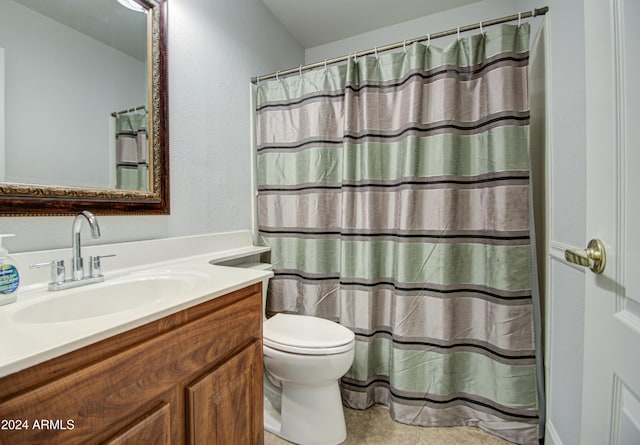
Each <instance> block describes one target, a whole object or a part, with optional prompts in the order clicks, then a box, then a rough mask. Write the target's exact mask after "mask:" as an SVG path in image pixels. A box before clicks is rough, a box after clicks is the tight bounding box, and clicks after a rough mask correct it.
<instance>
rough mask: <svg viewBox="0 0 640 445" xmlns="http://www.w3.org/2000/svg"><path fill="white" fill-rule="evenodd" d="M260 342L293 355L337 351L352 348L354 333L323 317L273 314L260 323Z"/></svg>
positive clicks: (334, 352)
mask: <svg viewBox="0 0 640 445" xmlns="http://www.w3.org/2000/svg"><path fill="white" fill-rule="evenodd" d="M262 337H263V343H264V345H265V346H268V347H270V348H273V349H278V350H280V351H285V352H292V353H296V354H308V355H325V354H339V353H341V352H345V351H348V350H349V349H351V348H353V344H354V339H355V335H354V333H353V332H352V331H350V330H349V329H347V328H345V327H344V326H341V325H339V324H338V323H334V322H333V321H329V320H325V319H324V318H317V317H309V316H306V315H293V314H276V315H274V316H273V317H271V318H270V319H268V320H266V321H265V322H264V325H263V334H262Z"/></svg>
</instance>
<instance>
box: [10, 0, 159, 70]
mask: <svg viewBox="0 0 640 445" xmlns="http://www.w3.org/2000/svg"><path fill="white" fill-rule="evenodd" d="M15 2H16V3H20V4H21V5H23V6H26V7H27V8H29V9H32V10H34V11H36V12H38V13H40V14H42V15H44V16H47V17H49V18H51V19H53V20H55V21H57V22H60V23H62V24H63V25H66V26H68V27H69V28H72V29H75V30H76V31H79V32H81V33H83V34H86V35H88V36H89V37H91V38H93V39H95V40H98V41H99V42H102V43H104V44H106V45H109V46H111V47H113V48H115V49H117V50H119V51H122V52H123V53H125V54H128V55H129V56H131V57H133V58H135V59H138V60H140V61H142V62H144V61H145V59H146V51H147V17H146V14H144V13H141V12H135V11H131V10H129V9H127V8H125V7H123V6H121V5H120V4H119V3H118V2H117V1H116V0H91V1H87V0H57V1H52V0H15Z"/></svg>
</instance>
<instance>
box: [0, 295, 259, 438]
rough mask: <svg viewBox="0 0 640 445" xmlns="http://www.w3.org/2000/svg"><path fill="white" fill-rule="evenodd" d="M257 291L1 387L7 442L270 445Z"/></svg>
mask: <svg viewBox="0 0 640 445" xmlns="http://www.w3.org/2000/svg"><path fill="white" fill-rule="evenodd" d="M260 289H261V287H260V284H259V283H258V284H254V285H252V286H249V287H246V288H244V289H241V290H238V291H235V292H232V293H230V294H227V295H224V296H221V297H218V298H216V299H214V300H211V301H208V302H205V303H202V304H200V305H197V306H195V307H192V308H189V309H186V310H183V311H180V312H178V313H176V314H173V315H170V316H168V317H164V318H162V319H160V320H158V321H155V322H152V323H148V324H146V325H144V326H141V327H139V328H136V329H133V330H131V331H128V332H124V333H122V334H119V335H116V336H115V337H112V338H109V339H106V340H103V341H101V342H98V343H96V344H94V345H90V346H86V347H84V348H82V349H80V350H77V351H74V352H71V353H68V354H65V355H64V356H62V357H59V358H56V359H53V360H50V361H47V362H45V363H42V364H40V365H37V366H34V367H31V368H28V369H26V370H23V371H21V372H18V373H15V374H11V375H9V376H7V377H5V378H3V379H1V380H0V419H2V422H3V423H2V425H0V428H1V429H0V442H2V443H7V444H10V443H20V444H45V443H60V444H75V443H77V444H87V443H108V444H125V443H132V444H137V443H149V444H182V443H190V444H225V445H229V444H260V443H262V404H261V403H255V401H260V400H262V340H261V320H262V315H261V314H262V313H261V301H262V297H261V290H260Z"/></svg>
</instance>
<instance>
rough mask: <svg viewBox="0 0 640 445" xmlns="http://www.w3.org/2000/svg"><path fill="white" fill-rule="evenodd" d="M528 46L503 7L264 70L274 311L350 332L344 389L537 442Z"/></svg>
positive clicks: (405, 418) (420, 415)
mask: <svg viewBox="0 0 640 445" xmlns="http://www.w3.org/2000/svg"><path fill="white" fill-rule="evenodd" d="M528 49H529V26H528V24H522V25H521V26H519V27H518V26H512V25H503V26H500V27H493V28H490V29H487V30H485V32H484V33H483V34H478V35H474V36H470V37H464V38H461V39H459V40H457V41H455V42H453V43H451V44H450V45H448V46H447V47H446V48H444V49H439V48H436V47H434V46H433V45H430V46H425V45H421V44H414V45H411V46H410V47H407V48H406V51H403V50H400V51H398V52H395V53H388V54H384V55H379V57H373V56H372V57H364V58H359V59H358V60H353V58H351V60H349V62H348V63H346V64H344V65H340V66H332V67H329V68H327V69H319V70H315V71H310V72H306V73H304V74H303V75H292V76H290V77H286V78H281V79H278V80H274V81H269V82H261V83H260V84H259V85H258V86H257V88H256V139H257V141H256V150H257V178H258V179H257V181H258V225H259V233H260V236H261V240H262V242H263V243H264V244H266V245H268V246H270V247H271V262H272V263H273V266H274V272H275V276H274V278H273V279H272V280H271V282H270V285H269V294H268V303H267V311H268V312H269V313H274V312H289V313H299V314H305V315H314V316H319V317H324V318H328V319H331V320H334V321H337V322H339V323H341V324H343V325H344V326H347V327H348V328H350V329H352V330H353V331H354V332H355V333H356V350H355V361H354V364H353V366H352V368H351V370H350V371H349V372H348V373H347V375H346V376H345V377H344V378H343V379H342V381H341V389H342V393H343V400H344V402H345V404H346V405H347V406H350V407H354V408H360V409H363V408H367V407H369V406H371V405H373V404H375V403H382V404H385V405H388V406H389V407H390V413H391V416H392V417H393V418H394V419H396V420H398V421H401V422H404V423H409V424H416V425H425V426H453V425H474V426H478V427H480V428H482V429H484V430H486V431H489V432H491V433H493V434H496V435H498V436H501V437H503V438H505V439H507V440H510V441H513V442H516V443H519V444H537V443H538V436H539V432H540V428H539V427H540V412H539V411H540V404H541V402H540V400H539V395H538V394H539V393H538V389H539V386H538V385H540V384H541V382H540V379H539V378H538V376H537V372H536V371H537V369H536V366H540V365H541V363H539V361H536V346H537V345H536V340H535V339H536V332H535V328H534V305H533V298H537V296H532V246H531V237H530V229H531V227H530V211H531V207H530V196H529V195H530V190H529V187H530V180H529V104H528V92H527V65H528ZM538 370H539V369H538Z"/></svg>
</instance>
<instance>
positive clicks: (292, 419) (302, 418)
mask: <svg viewBox="0 0 640 445" xmlns="http://www.w3.org/2000/svg"><path fill="white" fill-rule="evenodd" d="M278 393H279V394H278ZM278 393H276V392H274V391H271V390H268V389H267V388H265V401H264V402H265V405H264V429H265V430H266V431H268V432H270V433H272V434H275V435H277V436H279V437H282V438H283V439H285V440H288V441H290V442H294V443H296V444H301V445H337V444H339V443H342V442H344V441H345V439H346V438H347V428H346V425H345V422H344V410H343V408H342V398H341V397H340V388H339V386H338V382H337V381H334V382H331V383H328V384H324V385H317V386H301V385H296V384H293V383H290V382H282V390H281V391H278ZM278 405H280V411H279V412H278V410H277V407H278Z"/></svg>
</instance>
